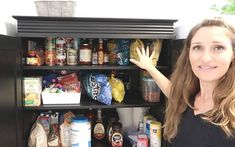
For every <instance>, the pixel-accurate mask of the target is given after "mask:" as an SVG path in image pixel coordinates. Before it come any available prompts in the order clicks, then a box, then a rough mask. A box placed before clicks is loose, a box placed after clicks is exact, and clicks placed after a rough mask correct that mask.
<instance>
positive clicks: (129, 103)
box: [24, 96, 162, 110]
mask: <svg viewBox="0 0 235 147" xmlns="http://www.w3.org/2000/svg"><path fill="white" fill-rule="evenodd" d="M160 105H162V103H160V102H146V101H144V100H143V99H142V98H141V97H137V96H136V97H133V96H132V97H128V96H127V97H125V98H124V100H123V102H121V103H119V102H116V101H114V100H113V101H112V104H111V105H106V104H103V103H100V102H98V101H95V100H93V99H91V98H89V97H82V98H81V102H80V104H59V105H58V104H54V105H48V104H46V105H43V104H42V105H40V106H37V107H24V110H73V109H89V108H93V109H97V108H126V107H151V106H160Z"/></svg>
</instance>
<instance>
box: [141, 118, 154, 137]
mask: <svg viewBox="0 0 235 147" xmlns="http://www.w3.org/2000/svg"><path fill="white" fill-rule="evenodd" d="M148 118H153V116H152V115H151V114H144V116H143V124H144V133H145V132H146V121H147V119H148Z"/></svg>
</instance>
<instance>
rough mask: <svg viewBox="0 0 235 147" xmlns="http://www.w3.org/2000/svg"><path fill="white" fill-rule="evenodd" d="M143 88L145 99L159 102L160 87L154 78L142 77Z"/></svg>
mask: <svg viewBox="0 0 235 147" xmlns="http://www.w3.org/2000/svg"><path fill="white" fill-rule="evenodd" d="M141 90H142V96H143V99H144V100H145V101H148V102H159V100H160V89H159V87H158V86H157V84H156V83H155V81H154V80H153V79H152V78H145V77H143V78H141Z"/></svg>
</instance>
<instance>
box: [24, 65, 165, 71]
mask: <svg viewBox="0 0 235 147" xmlns="http://www.w3.org/2000/svg"><path fill="white" fill-rule="evenodd" d="M157 68H158V69H168V66H157ZM136 69H138V67H137V66H135V65H128V66H118V65H73V66H71V65H69V66H23V70H136Z"/></svg>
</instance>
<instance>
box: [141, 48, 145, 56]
mask: <svg viewBox="0 0 235 147" xmlns="http://www.w3.org/2000/svg"><path fill="white" fill-rule="evenodd" d="M141 52H142V54H143V55H145V49H144V47H142V48H141Z"/></svg>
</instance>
